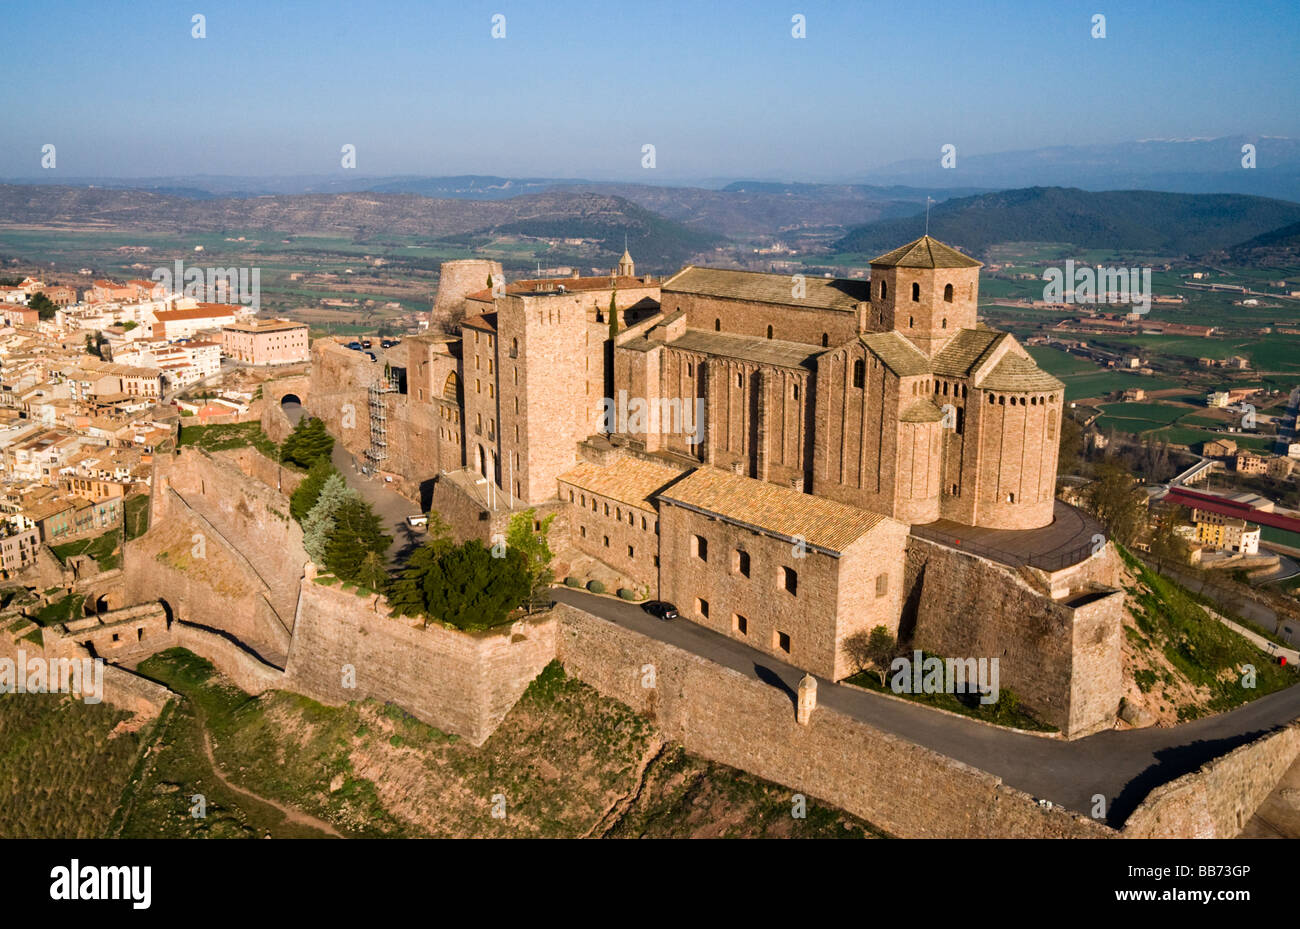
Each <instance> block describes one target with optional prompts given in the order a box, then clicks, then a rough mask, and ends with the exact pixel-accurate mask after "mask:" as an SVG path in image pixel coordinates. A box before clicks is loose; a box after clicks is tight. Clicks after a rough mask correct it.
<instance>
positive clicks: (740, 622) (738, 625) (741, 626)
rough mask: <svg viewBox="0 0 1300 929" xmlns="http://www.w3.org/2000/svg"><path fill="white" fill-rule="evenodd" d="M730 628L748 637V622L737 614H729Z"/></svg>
mask: <svg viewBox="0 0 1300 929" xmlns="http://www.w3.org/2000/svg"><path fill="white" fill-rule="evenodd" d="M731 628H732V629H733V630H734V631H736V632H739V633H740V634H741V635H749V620H748V619H746V618H745V617H743V616H741V615H740V614H739V613H732V614H731Z"/></svg>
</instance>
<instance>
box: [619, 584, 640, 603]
mask: <svg viewBox="0 0 1300 929" xmlns="http://www.w3.org/2000/svg"><path fill="white" fill-rule="evenodd" d="M618 595H619V597H621V598H622V599H624V600H640V599H641V596H640V594H638V593H637V592H636V591H635V590H629V589H628V588H626V587H620V588H619V589H618Z"/></svg>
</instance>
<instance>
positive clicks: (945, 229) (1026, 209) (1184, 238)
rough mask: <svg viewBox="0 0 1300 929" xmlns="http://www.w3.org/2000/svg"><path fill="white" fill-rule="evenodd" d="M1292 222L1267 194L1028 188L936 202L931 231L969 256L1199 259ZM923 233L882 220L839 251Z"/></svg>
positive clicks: (903, 222) (866, 251) (875, 247)
mask: <svg viewBox="0 0 1300 929" xmlns="http://www.w3.org/2000/svg"><path fill="white" fill-rule="evenodd" d="M1296 222H1300V204H1297V203H1290V202H1288V201H1285V200H1271V199H1267V198H1264V197H1250V196H1245V195H1241V194H1170V193H1159V192H1155V191H1145V190H1114V191H1103V192H1099V193H1096V192H1091V191H1084V190H1079V189H1077V188H1066V187H1028V188H1023V189H1020V190H1004V191H1000V192H998V193H990V194H980V195H978V196H974V197H962V198H958V199H954V200H948V201H945V202H943V203H940V204H939V205H937V206H935V207H934V208H933V210H932V211H931V213H930V233H931V234H932V235H934V236H935V237H937V238H939V239H942V240H943V241H945V242H947V243H949V244H951V245H954V246H957V247H959V248H962V249H964V250H966V251H968V252H971V253H973V254H981V253H983V252H984V251H985V249H987V248H988V247H989V246H990V245H996V244H1000V243H1003V242H1069V243H1071V244H1073V245H1076V246H1078V247H1080V248H1115V249H1122V250H1129V251H1147V252H1155V253H1159V254H1169V255H1197V254H1201V253H1203V252H1208V251H1213V250H1216V249H1224V248H1230V247H1231V246H1233V245H1236V244H1238V243H1240V242H1243V241H1245V240H1247V239H1249V238H1251V237H1253V236H1259V235H1262V234H1264V233H1266V232H1269V231H1271V230H1275V229H1279V228H1280V227H1282V226H1286V225H1288V224H1291V223H1296ZM921 232H922V229H921V223H920V221H919V219H918V217H909V218H899V219H885V220H879V221H877V222H873V223H868V224H866V225H863V226H859V227H858V228H856V229H853V230H850V232H849V233H848V234H847V235H845V236H844V237H843V238H842V239H840V241H839V242H838V243H837V247H838V248H839V249H840V250H841V251H843V252H851V253H855V254H863V255H870V256H873V257H874V256H875V255H878V254H881V253H882V252H885V251H888V250H889V249H890V248H893V247H896V246H897V245H898V243H900V242H907V241H910V240H911V239H914V238H916V237H917V236H918V235H920V234H921Z"/></svg>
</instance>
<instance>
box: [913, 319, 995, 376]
mask: <svg viewBox="0 0 1300 929" xmlns="http://www.w3.org/2000/svg"><path fill="white" fill-rule="evenodd" d="M1007 335H1008V334H1007V333H1005V332H998V331H996V330H994V329H988V328H984V327H977V328H975V329H962V330H960V331H958V333H957V334H956V335H955V336H953V337H952V339H951V340H949V342H948V344H947V345H945V346H944V347H943V348H942V349H941V350H940V351H939V353H938V354H937V355H935V356H934V360H933V361H932V362H931V365H932V367H933V368H934V373H935V374H937V375H939V376H940V377H969V376H970V374H971V372H972V371H974V370H975V368H976V367H978V366H979V363H980V362H981V361H983V360H984V359H985V358H987V357H988V356H989V354H990V353H991V352H992V351H993V349H994V348H996V347H997V346H998V344H999V343H1000V342H1001V341H1002V340H1003V339H1005V338H1007Z"/></svg>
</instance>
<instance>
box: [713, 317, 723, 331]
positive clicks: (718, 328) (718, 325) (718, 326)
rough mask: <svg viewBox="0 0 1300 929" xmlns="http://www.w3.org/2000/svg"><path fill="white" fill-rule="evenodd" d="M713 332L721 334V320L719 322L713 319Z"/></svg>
mask: <svg viewBox="0 0 1300 929" xmlns="http://www.w3.org/2000/svg"><path fill="white" fill-rule="evenodd" d="M713 331H714V332H721V331H722V320H720V319H715V320H714V321H713Z"/></svg>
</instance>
